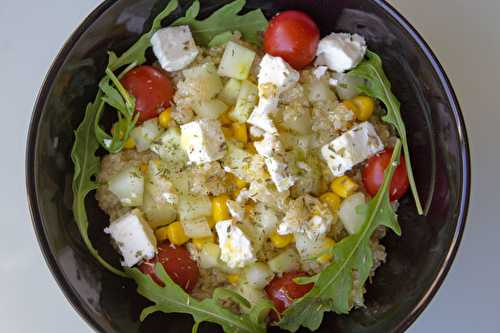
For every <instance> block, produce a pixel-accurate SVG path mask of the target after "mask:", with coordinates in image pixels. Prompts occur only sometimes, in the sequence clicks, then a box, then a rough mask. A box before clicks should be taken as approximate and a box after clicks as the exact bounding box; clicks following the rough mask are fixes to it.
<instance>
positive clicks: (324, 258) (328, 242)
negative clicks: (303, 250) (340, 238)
mask: <svg viewBox="0 0 500 333" xmlns="http://www.w3.org/2000/svg"><path fill="white" fill-rule="evenodd" d="M335 244H337V243H335V241H334V240H333V239H331V238H330V237H326V238H325V240H324V241H323V248H324V249H325V250H330V249H331V248H332V247H334V246H335ZM332 259H333V255H332V254H331V253H325V254H323V255H321V256H319V257H318V258H316V261H317V262H319V263H320V264H326V263H329V262H330V261H331V260H332Z"/></svg>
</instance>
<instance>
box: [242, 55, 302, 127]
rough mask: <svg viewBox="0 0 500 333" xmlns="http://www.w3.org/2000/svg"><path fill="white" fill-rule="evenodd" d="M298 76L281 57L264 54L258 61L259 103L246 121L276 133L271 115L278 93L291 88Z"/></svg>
mask: <svg viewBox="0 0 500 333" xmlns="http://www.w3.org/2000/svg"><path fill="white" fill-rule="evenodd" d="M299 78H300V74H299V72H297V71H296V70H295V69H293V68H292V67H290V65H289V64H287V63H286V62H285V61H284V60H283V59H282V58H280V57H273V56H271V55H269V54H266V55H265V56H264V57H263V58H262V60H261V62H260V71H259V74H258V81H259V87H258V88H259V104H258V105H257V107H255V109H254V110H253V112H252V114H251V115H250V117H249V118H248V120H247V122H248V123H250V124H252V125H254V126H256V127H258V128H260V129H262V130H264V131H266V132H269V133H277V132H278V130H277V129H276V127H275V126H274V123H273V120H272V115H273V114H274V113H275V112H276V109H277V108H278V102H279V95H280V94H281V93H282V92H284V91H286V90H288V89H290V88H292V87H293V86H294V85H295V84H296V83H297V82H298V81H299Z"/></svg>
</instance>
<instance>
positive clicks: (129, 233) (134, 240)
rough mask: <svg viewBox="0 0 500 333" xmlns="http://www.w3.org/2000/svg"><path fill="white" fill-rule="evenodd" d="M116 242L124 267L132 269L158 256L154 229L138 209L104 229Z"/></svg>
mask: <svg viewBox="0 0 500 333" xmlns="http://www.w3.org/2000/svg"><path fill="white" fill-rule="evenodd" d="M104 232H105V233H107V234H109V235H110V236H111V238H112V239H113V240H114V242H115V243H116V245H117V246H118V249H119V250H120V253H121V255H122V257H123V261H122V266H124V267H132V266H134V265H135V264H137V263H139V262H141V261H142V260H147V259H151V258H153V257H154V256H155V254H156V238H155V235H154V232H153V229H151V227H150V226H149V224H148V223H147V222H146V221H145V220H144V218H143V217H142V213H141V212H140V211H139V210H138V209H134V210H133V211H131V212H130V213H127V214H125V215H124V216H122V217H120V218H119V219H118V220H116V221H113V222H111V224H110V225H109V227H107V228H105V229H104Z"/></svg>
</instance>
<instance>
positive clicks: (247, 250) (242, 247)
mask: <svg viewBox="0 0 500 333" xmlns="http://www.w3.org/2000/svg"><path fill="white" fill-rule="evenodd" d="M215 230H216V231H217V235H218V238H219V247H220V259H221V260H222V261H223V262H225V263H226V264H227V265H228V266H229V268H242V267H245V266H246V265H247V264H249V263H252V262H255V261H256V257H255V254H254V253H253V248H252V244H251V242H250V239H248V238H247V236H246V235H245V234H244V233H243V231H242V230H241V229H240V228H239V227H237V226H236V225H235V224H233V221H232V220H226V221H220V222H218V223H217V224H216V225H215Z"/></svg>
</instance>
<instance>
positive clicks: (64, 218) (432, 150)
mask: <svg viewBox="0 0 500 333" xmlns="http://www.w3.org/2000/svg"><path fill="white" fill-rule="evenodd" d="M225 2H227V1H217V0H204V1H203V6H202V11H203V15H207V14H209V13H210V12H211V11H213V10H214V9H216V8H218V7H220V6H221V5H223V4H224V3H225ZM166 3H167V0H160V1H158V0H108V1H105V2H104V3H103V4H102V5H100V6H99V7H98V8H97V9H95V10H94V12H92V13H91V14H90V15H89V16H88V17H87V18H86V19H85V21H83V23H82V24H81V25H80V26H79V27H78V29H77V30H76V31H75V32H74V33H73V35H71V37H70V38H69V40H68V41H67V43H66V44H65V46H64V47H63V49H62V50H61V51H60V53H59V55H58V56H57V58H56V59H55V61H54V63H53V65H52V67H51V68H50V70H49V72H48V74H47V77H46V79H45V82H44V84H43V86H42V88H41V91H40V94H39V97H38V100H37V102H36V105H35V107H34V112H33V117H32V120H31V125H30V130H29V138H28V145H27V156H26V177H27V190H28V195H29V205H30V208H31V213H32V217H33V224H34V228H35V232H36V234H37V236H38V240H39V243H40V247H41V249H42V251H43V253H44V255H45V258H46V261H47V264H48V265H49V267H50V269H51V270H52V273H53V274H54V277H55V279H56V280H57V281H58V283H59V285H60V287H61V289H62V290H63V291H64V293H65V295H66V297H67V298H68V300H69V301H70V302H71V304H73V306H74V307H75V309H76V310H77V311H78V312H79V313H80V314H81V316H82V317H83V318H84V319H85V320H86V321H87V322H88V323H89V325H90V326H91V327H92V328H94V329H95V330H96V331H97V332H106V333H118V332H121V333H137V332H143V333H157V332H163V333H168V332H175V333H183V332H191V325H192V321H191V319H190V317H189V316H187V315H177V314H169V315H167V314H155V315H152V316H150V317H148V319H147V320H146V321H145V322H143V323H141V322H140V321H139V313H140V310H141V309H142V307H143V306H144V305H146V304H147V301H146V300H144V299H143V298H141V297H140V296H139V295H137V294H136V292H135V286H134V283H133V282H131V281H127V280H125V279H121V278H118V277H116V276H114V275H112V274H110V273H108V272H107V271H105V270H104V269H103V268H102V267H101V266H100V265H99V264H98V263H97V262H96V261H95V260H94V259H93V257H92V256H91V255H90V254H89V253H88V252H87V250H86V248H85V246H84V245H83V242H82V241H81V239H80V235H79V233H78V230H77V227H76V224H75V223H74V221H73V216H72V212H71V205H72V199H73V198H72V191H71V180H72V175H73V164H72V162H71V159H70V149H71V146H72V144H73V139H74V137H73V131H74V130H75V129H76V127H77V126H78V124H79V123H80V121H81V120H82V118H83V114H84V108H85V105H86V104H87V103H88V102H89V101H91V100H92V99H93V97H94V96H95V94H96V91H97V82H98V80H99V78H100V77H101V76H102V75H103V71H104V67H105V65H106V60H107V55H106V50H108V49H112V50H115V51H117V52H120V51H123V50H125V49H126V48H127V47H128V46H130V45H131V44H132V43H133V42H134V41H135V40H136V39H137V38H138V36H139V35H140V34H141V33H142V32H143V31H144V30H146V29H147V28H148V27H149V25H150V23H151V20H152V18H153V17H154V16H155V15H156V14H157V13H158V12H159V11H160V9H161V8H163V7H164V6H165V5H166ZM181 4H182V5H181V7H182V8H180V9H179V10H178V11H177V12H176V13H177V14H180V13H181V12H182V11H183V10H185V9H186V7H187V6H188V2H187V1H181ZM253 8H262V9H263V11H264V13H265V14H266V16H268V17H271V16H273V14H275V13H277V12H278V11H281V10H286V9H299V10H303V11H305V12H307V13H308V14H309V15H311V16H312V17H313V18H314V19H315V20H316V22H317V23H318V25H319V26H320V28H321V32H322V34H323V35H325V34H327V33H329V32H331V31H348V32H351V33H354V32H357V33H360V34H362V35H363V36H365V37H366V39H367V41H368V44H369V47H370V48H371V49H373V50H374V51H376V52H377V53H379V54H380V55H381V56H382V58H383V60H384V65H385V70H386V71H387V74H388V76H389V78H390V79H391V81H392V83H393V87H394V91H395V94H396V95H397V97H398V98H399V99H400V101H401V102H402V113H403V117H404V120H405V123H406V126H407V130H408V135H409V143H410V148H411V151H412V159H413V165H414V167H415V173H416V180H417V183H418V188H419V191H420V195H421V198H422V199H423V202H424V203H425V207H426V209H427V210H428V214H427V215H426V216H418V215H417V214H416V212H415V208H414V205H413V201H412V200H411V198H410V196H407V197H406V198H405V199H403V200H402V201H401V207H400V209H399V219H400V223H401V226H402V229H403V236H402V237H400V238H398V237H396V236H394V235H393V234H391V233H389V235H388V236H387V237H386V238H385V239H384V241H383V243H384V245H385V246H386V247H387V253H388V258H387V262H386V263H385V265H383V266H382V267H381V268H380V269H379V270H378V272H377V275H376V277H375V279H374V280H373V283H372V284H369V285H368V287H367V289H368V290H367V294H366V304H367V306H366V308H363V309H359V310H355V311H353V312H352V313H351V314H349V315H345V316H338V315H335V314H328V315H327V316H326V317H325V319H324V322H323V324H322V326H321V328H320V329H319V330H318V332H325V333H326V332H337V333H340V332H351V333H353V332H359V333H361V332H401V331H404V330H405V329H406V328H408V326H410V325H411V323H412V322H413V321H414V320H415V319H416V318H417V316H418V315H419V314H420V313H421V312H422V311H423V310H424V308H425V307H426V305H427V304H428V303H429V302H430V300H431V299H432V297H433V296H434V294H435V293H436V291H437V289H438V288H439V286H440V285H441V283H442V281H443V279H444V278H445V276H446V273H447V272H448V270H449V268H450V265H451V263H452V261H453V258H454V256H455V253H456V251H457V248H458V245H459V242H460V239H461V236H462V233H463V230H464V224H465V218H466V215H467V207H468V202H469V193H470V161H469V159H470V157H469V150H468V144H467V136H466V130H465V126H464V121H463V118H462V115H461V113H460V108H459V105H458V102H457V99H456V96H455V94H454V92H453V89H452V87H451V86H450V83H449V81H448V79H447V77H446V75H445V73H444V71H443V69H442V68H441V66H440V65H439V63H438V61H437V59H436V57H435V56H434V55H433V53H432V51H431V50H430V49H429V47H428V46H427V44H426V43H425V42H424V41H423V39H422V38H421V37H420V36H419V35H418V33H417V32H416V31H415V29H414V28H412V27H411V26H410V24H409V23H408V22H407V21H406V20H405V19H404V18H403V17H402V16H401V15H400V14H399V13H397V12H396V11H395V10H394V9H393V8H392V7H391V6H389V5H388V4H387V3H386V2H384V1H382V0H335V1H334V0H295V1H285V0H276V1H263V0H249V1H248V9H253ZM165 24H168V22H165ZM87 205H88V212H89V217H90V221H91V222H92V223H91V226H90V236H91V239H92V241H93V242H94V244H95V246H96V247H97V248H98V249H99V251H100V252H101V253H102V254H103V256H104V257H105V258H107V259H108V260H110V261H111V262H113V263H114V264H116V265H118V257H117V255H116V254H115V253H114V252H113V250H112V249H111V247H110V245H109V241H108V239H107V237H106V236H105V235H104V233H103V232H102V229H103V228H104V227H105V226H106V224H107V219H106V217H105V216H104V214H103V213H102V212H101V211H100V210H99V209H98V207H97V204H96V202H95V200H94V199H92V198H89V200H88V202H87ZM219 330H220V329H219V328H218V327H217V326H214V325H210V324H203V325H202V327H201V330H200V331H201V332H210V333H213V332H218V331H219ZM269 331H270V332H279V329H277V328H271V329H270V330H269ZM303 331H304V332H307V330H303ZM301 332H302V331H301Z"/></svg>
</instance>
